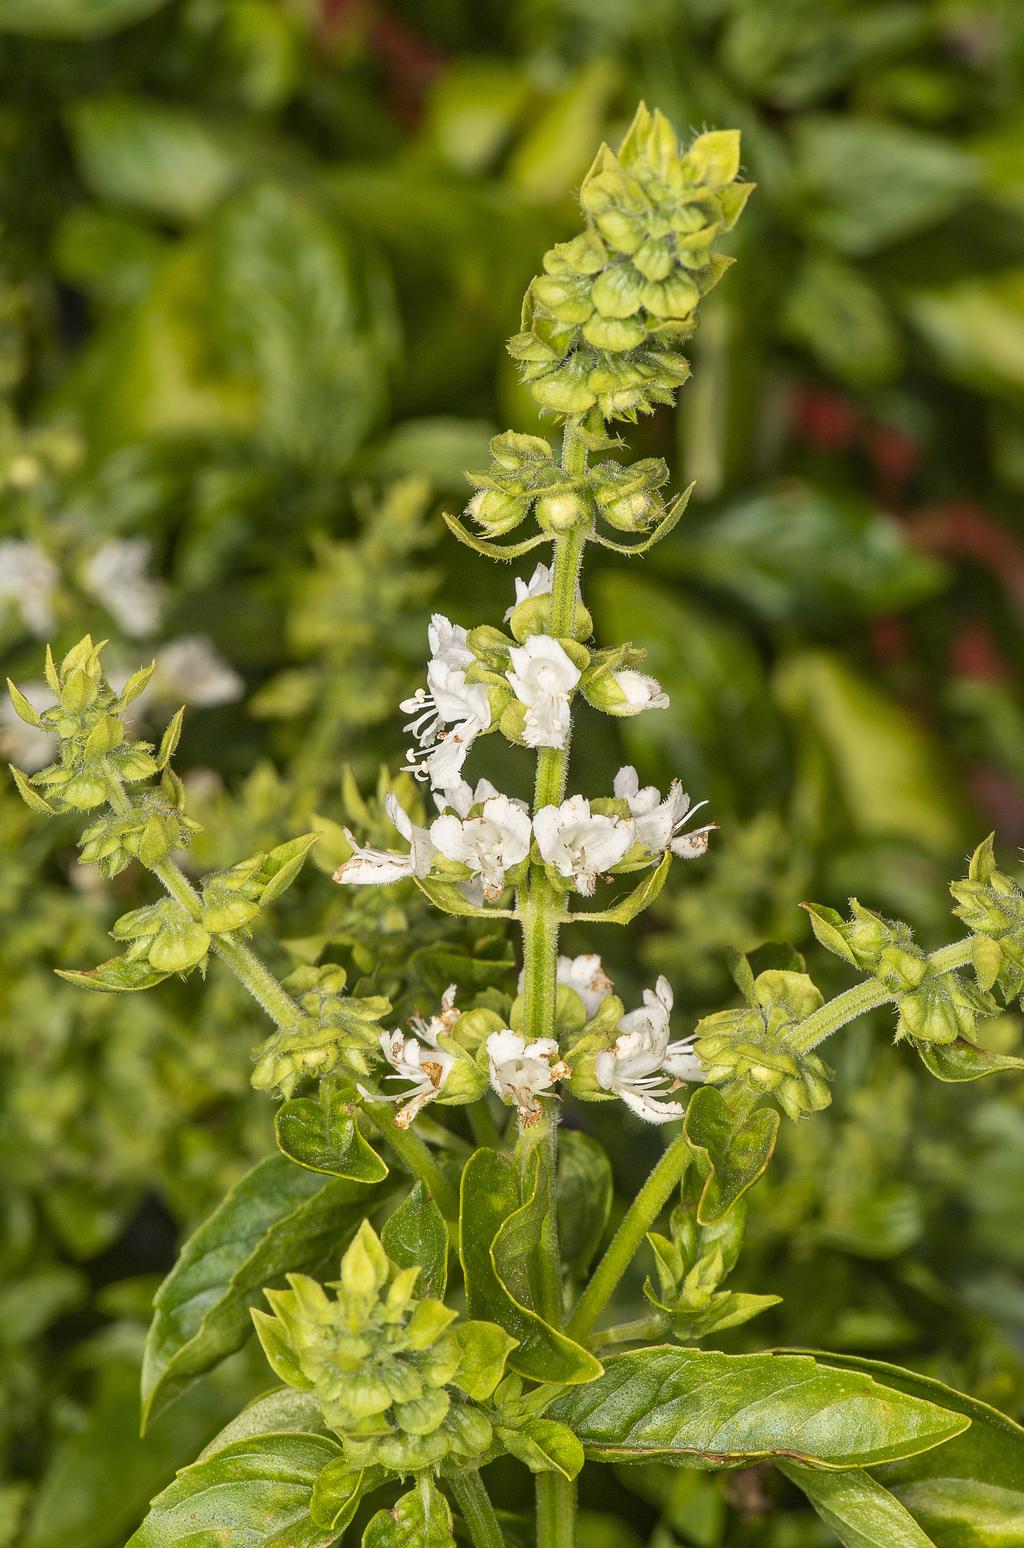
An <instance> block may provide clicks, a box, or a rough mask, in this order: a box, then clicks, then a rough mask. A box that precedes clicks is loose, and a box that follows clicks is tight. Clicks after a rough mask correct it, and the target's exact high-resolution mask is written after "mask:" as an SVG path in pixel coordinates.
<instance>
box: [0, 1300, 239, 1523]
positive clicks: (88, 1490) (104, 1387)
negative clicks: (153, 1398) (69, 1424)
mask: <svg viewBox="0 0 1024 1548" xmlns="http://www.w3.org/2000/svg"><path fill="white" fill-rule="evenodd" d="M101 1338H103V1339H104V1341H105V1345H106V1347H102V1348H100V1347H98V1346H97V1345H95V1344H94V1345H93V1349H92V1351H90V1354H91V1353H93V1352H95V1353H97V1354H101V1363H100V1364H99V1365H98V1368H97V1370H96V1374H95V1380H94V1383H93V1393H92V1400H91V1403H89V1404H88V1405H87V1406H84V1399H85V1382H84V1380H83V1375H84V1373H82V1372H81V1368H80V1366H78V1361H79V1360H80V1359H81V1357H82V1355H83V1354H84V1353H85V1352H86V1348H87V1346H84V1345H80V1346H79V1349H78V1352H77V1355H76V1366H77V1367H78V1387H79V1391H78V1394H77V1395H78V1399H79V1402H81V1403H83V1407H82V1408H81V1410H80V1412H79V1415H78V1419H77V1423H76V1426H75V1428H74V1429H73V1430H71V1431H70V1433H66V1434H65V1435H64V1436H63V1438H62V1439H60V1440H59V1441H58V1442H57V1444H56V1445H55V1446H54V1447H53V1449H52V1450H51V1452H50V1454H49V1458H48V1465H47V1467H46V1470H45V1472H44V1473H43V1476H42V1478H41V1480H40V1481H39V1483H38V1486H37V1488H36V1491H35V1494H34V1497H33V1500H32V1508H31V1512H30V1515H29V1519H28V1522H27V1525H26V1529H25V1534H24V1537H19V1538H18V1539H17V1542H18V1544H19V1545H20V1548H69V1545H70V1544H72V1543H73V1544H74V1548H110V1545H111V1544H112V1543H115V1542H116V1543H123V1542H124V1541H125V1539H126V1538H127V1537H128V1535H129V1533H130V1532H131V1531H132V1530H133V1529H134V1528H135V1526H136V1525H137V1524H138V1522H139V1521H140V1520H141V1519H142V1516H143V1515H144V1514H145V1511H146V1508H147V1506H148V1505H149V1502H150V1500H151V1499H152V1498H153V1496H154V1494H156V1493H157V1492H158V1491H159V1490H160V1489H162V1488H163V1487H164V1485H165V1484H166V1482H167V1480H168V1478H169V1477H171V1476H172V1475H173V1473H174V1470H175V1468H177V1467H184V1466H185V1465H186V1464H187V1463H189V1462H191V1461H192V1460H193V1459H194V1458H195V1456H196V1453H197V1452H198V1450H199V1448H200V1447H201V1446H202V1445H203V1444H204V1442H205V1441H206V1440H207V1439H208V1438H209V1436H210V1435H211V1434H212V1433H213V1432H214V1431H215V1430H216V1428H217V1426H218V1425H222V1424H223V1423H224V1422H225V1421H226V1420H227V1419H228V1417H229V1416H230V1414H231V1413H232V1410H233V1409H234V1408H236V1407H237V1406H238V1403H239V1401H240V1399H241V1394H240V1392H239V1373H238V1372H234V1371H229V1370H228V1369H226V1368H225V1369H223V1370H222V1371H218V1373H217V1375H216V1377H215V1378H214V1379H213V1380H211V1381H208V1382H204V1383H203V1384H202V1386H201V1387H194V1388H193V1389H192V1391H190V1392H189V1393H187V1394H186V1395H185V1396H184V1397H183V1399H182V1401H181V1402H180V1403H177V1404H175V1406H174V1408H173V1409H171V1410H170V1411H169V1412H167V1413H165V1414H161V1416H160V1418H159V1419H158V1420H157V1421H156V1422H155V1424H154V1425H153V1426H152V1429H151V1430H150V1432H149V1433H148V1434H147V1435H146V1436H145V1437H144V1438H143V1437H140V1435H139V1412H138V1394H139V1357H140V1356H141V1352H142V1351H141V1343H142V1340H141V1335H140V1336H139V1337H138V1339H137V1340H136V1337H135V1329H134V1328H132V1330H131V1333H130V1335H129V1333H128V1330H127V1329H126V1328H125V1327H124V1325H122V1326H119V1327H117V1328H116V1329H113V1328H112V1329H109V1330H108V1333H107V1334H105V1335H101ZM90 1363H91V1360H90ZM11 1368H12V1369H13V1368H14V1367H13V1365H12V1367H11ZM243 1380H244V1377H243Z"/></svg>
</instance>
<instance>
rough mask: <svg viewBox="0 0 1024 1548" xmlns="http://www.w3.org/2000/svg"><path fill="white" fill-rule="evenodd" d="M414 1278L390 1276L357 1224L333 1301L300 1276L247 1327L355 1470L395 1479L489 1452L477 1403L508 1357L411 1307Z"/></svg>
mask: <svg viewBox="0 0 1024 1548" xmlns="http://www.w3.org/2000/svg"><path fill="white" fill-rule="evenodd" d="M419 1274H420V1270H419V1268H418V1267H412V1268H404V1269H401V1268H399V1267H398V1266H397V1265H396V1264H395V1263H393V1262H392V1261H391V1259H390V1258H389V1257H388V1256H387V1254H386V1252H385V1251H384V1248H383V1246H382V1245H381V1242H380V1239H379V1238H378V1236H377V1234H376V1232H375V1231H374V1229H373V1227H372V1226H371V1225H370V1224H369V1222H368V1221H365V1220H364V1221H363V1223H362V1225H361V1226H360V1228H359V1231H358V1232H357V1234H356V1236H355V1238H354V1240H353V1241H352V1243H351V1245H350V1246H349V1248H348V1249H347V1251H346V1252H345V1255H344V1257H343V1258H342V1260H341V1278H340V1280H339V1281H338V1282H337V1283H336V1284H334V1285H332V1286H331V1287H330V1288H331V1289H333V1290H334V1291H335V1294H334V1296H330V1295H328V1293H327V1291H326V1290H325V1288H324V1287H323V1286H322V1285H320V1284H318V1283H317V1281H316V1280H314V1279H310V1278H308V1277H307V1276H306V1275H305V1274H292V1275H289V1276H288V1283H289V1287H290V1288H289V1289H287V1290H268V1291H267V1292H266V1296H267V1300H268V1301H269V1302H270V1305H271V1308H272V1312H273V1315H270V1314H268V1313H266V1312H260V1311H256V1312H254V1313H253V1320H254V1321H255V1323H256V1331H257V1333H258V1335H259V1338H260V1342H261V1343H262V1345H263V1349H264V1353H265V1354H266V1356H267V1359H268V1360H269V1362H270V1364H271V1365H272V1366H273V1368H274V1370H275V1371H276V1372H277V1374H278V1375H279V1376H280V1377H281V1378H282V1380H283V1381H285V1382H287V1383H288V1384H289V1386H292V1387H297V1388H299V1390H301V1391H304V1392H311V1393H313V1394H314V1395H315V1397H316V1399H317V1401H318V1403H319V1404H320V1409H321V1412H322V1414H323V1418H324V1423H325V1424H326V1425H327V1426H328V1428H330V1429H332V1430H333V1431H334V1432H335V1433H336V1434H337V1435H338V1436H339V1437H340V1439H341V1441H342V1444H343V1446H344V1450H345V1456H346V1459H347V1460H348V1461H349V1462H351V1464H352V1465H353V1466H356V1467H359V1466H363V1465H366V1464H368V1463H371V1462H373V1463H379V1464H383V1466H385V1467H389V1468H394V1469H395V1470H396V1471H400V1472H411V1471H414V1470H416V1469H418V1468H426V1467H432V1466H434V1465H435V1464H437V1463H438V1462H440V1461H441V1460H442V1459H443V1458H445V1457H448V1456H452V1457H453V1458H455V1459H459V1460H462V1461H467V1460H470V1459H473V1458H476V1457H479V1456H482V1455H483V1454H484V1453H485V1452H486V1451H487V1450H488V1448H489V1447H490V1445H491V1443H492V1440H493V1432H492V1428H491V1424H490V1421H489V1419H488V1418H487V1416H486V1415H485V1414H484V1412H483V1411H482V1409H481V1408H479V1407H478V1406H477V1401H475V1400H482V1399H485V1398H487V1397H489V1396H490V1394H491V1393H492V1392H493V1390H494V1388H495V1386H497V1384H498V1382H499V1381H500V1379H501V1375H502V1372H503V1370H504V1364H505V1359H506V1357H507V1355H508V1353H509V1350H510V1349H511V1348H512V1347H514V1342H515V1341H514V1340H512V1339H510V1338H509V1337H508V1336H507V1335H506V1334H505V1333H503V1332H502V1330H501V1329H500V1328H497V1327H495V1326H494V1325H493V1324H490V1323H478V1322H464V1323H461V1324H459V1325H458V1326H454V1324H456V1323H457V1321H458V1313H457V1312H454V1311H451V1310H450V1309H449V1308H448V1307H446V1306H445V1305H444V1303H443V1302H441V1301H439V1300H435V1299H434V1298H432V1297H429V1296H427V1297H423V1298H418V1297H417V1295H416V1281H417V1279H418V1277H419Z"/></svg>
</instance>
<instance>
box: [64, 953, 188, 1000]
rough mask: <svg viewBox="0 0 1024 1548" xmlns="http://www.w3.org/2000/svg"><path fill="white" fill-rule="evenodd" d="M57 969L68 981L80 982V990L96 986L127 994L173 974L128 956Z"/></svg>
mask: <svg viewBox="0 0 1024 1548" xmlns="http://www.w3.org/2000/svg"><path fill="white" fill-rule="evenodd" d="M54 972H55V973H56V974H57V977H58V978H66V979H67V981H68V983H69V984H78V986H79V988H81V989H95V990H97V991H98V992H99V993H100V994H127V993H130V992H132V991H134V990H136V989H152V988H153V987H154V985H156V984H162V983H163V981H164V979H165V978H167V977H169V976H170V975H169V974H167V973H161V972H160V971H159V970H158V969H157V968H154V967H151V966H150V965H149V963H148V962H146V961H145V960H143V959H141V958H140V959H138V960H137V961H135V962H129V960H128V959H127V957H111V958H110V959H109V960H108V961H106V962H101V963H100V965H99V967H94V968H82V969H81V970H77V969H75V968H55V969H54Z"/></svg>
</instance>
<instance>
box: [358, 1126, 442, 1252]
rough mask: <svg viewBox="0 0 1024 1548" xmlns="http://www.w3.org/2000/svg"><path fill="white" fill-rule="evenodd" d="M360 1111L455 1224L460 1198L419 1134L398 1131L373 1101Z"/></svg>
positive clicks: (409, 1131) (406, 1130) (407, 1130)
mask: <svg viewBox="0 0 1024 1548" xmlns="http://www.w3.org/2000/svg"><path fill="white" fill-rule="evenodd" d="M363 1112H364V1113H365V1114H366V1117H367V1118H368V1119H369V1120H370V1122H371V1123H372V1124H373V1127H374V1128H375V1129H376V1130H377V1133H378V1134H379V1135H381V1136H382V1138H384V1139H386V1140H387V1142H388V1144H389V1145H390V1146H391V1149H392V1150H393V1151H394V1152H395V1155H396V1156H397V1157H398V1159H399V1161H400V1162H401V1163H402V1165H403V1166H404V1167H405V1169H406V1170H407V1171H409V1172H411V1173H412V1175H413V1176H414V1177H416V1178H418V1180H419V1181H420V1182H421V1183H422V1184H423V1186H424V1188H426V1190H427V1192H428V1193H429V1194H430V1197H431V1198H432V1199H433V1201H434V1203H435V1204H436V1205H437V1207H438V1209H439V1210H440V1211H441V1213H442V1215H443V1216H444V1217H445V1219H446V1220H447V1221H448V1223H449V1225H457V1223H458V1219H459V1198H458V1194H457V1192H456V1190H455V1186H454V1184H453V1183H451V1182H449V1180H448V1178H447V1177H446V1176H445V1174H444V1172H443V1171H442V1170H441V1168H440V1166H438V1164H437V1162H436V1161H435V1159H434V1157H433V1155H432V1154H431V1152H430V1151H429V1150H428V1149H427V1147H426V1145H424V1143H423V1141H422V1140H421V1139H420V1137H419V1135H418V1134H413V1133H412V1131H411V1129H400V1128H399V1127H398V1126H397V1124H396V1123H395V1121H394V1118H393V1117H392V1116H391V1112H390V1109H389V1110H388V1111H387V1112H385V1113H381V1112H378V1111H377V1108H376V1107H375V1106H374V1104H373V1103H372V1102H367V1103H366V1104H365V1106H364V1108H363Z"/></svg>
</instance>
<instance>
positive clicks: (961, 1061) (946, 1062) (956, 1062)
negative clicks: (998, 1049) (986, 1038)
mask: <svg viewBox="0 0 1024 1548" xmlns="http://www.w3.org/2000/svg"><path fill="white" fill-rule="evenodd" d="M914 1047H915V1048H916V1049H917V1051H918V1053H919V1054H920V1055H921V1063H922V1064H923V1065H924V1066H925V1068H926V1069H927V1070H928V1071H930V1073H931V1074H932V1075H934V1076H935V1078H936V1080H945V1081H962V1080H981V1078H982V1077H983V1076H985V1075H998V1074H999V1072H1000V1070H1024V1059H1021V1058H1018V1057H1017V1055H1016V1054H1004V1053H994V1052H993V1051H992V1050H991V1049H990V1048H979V1047H978V1046H977V1044H976V1043H969V1042H967V1041H966V1039H965V1038H962V1037H958V1038H957V1040H956V1042H954V1043H919V1042H915V1043H914Z"/></svg>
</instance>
